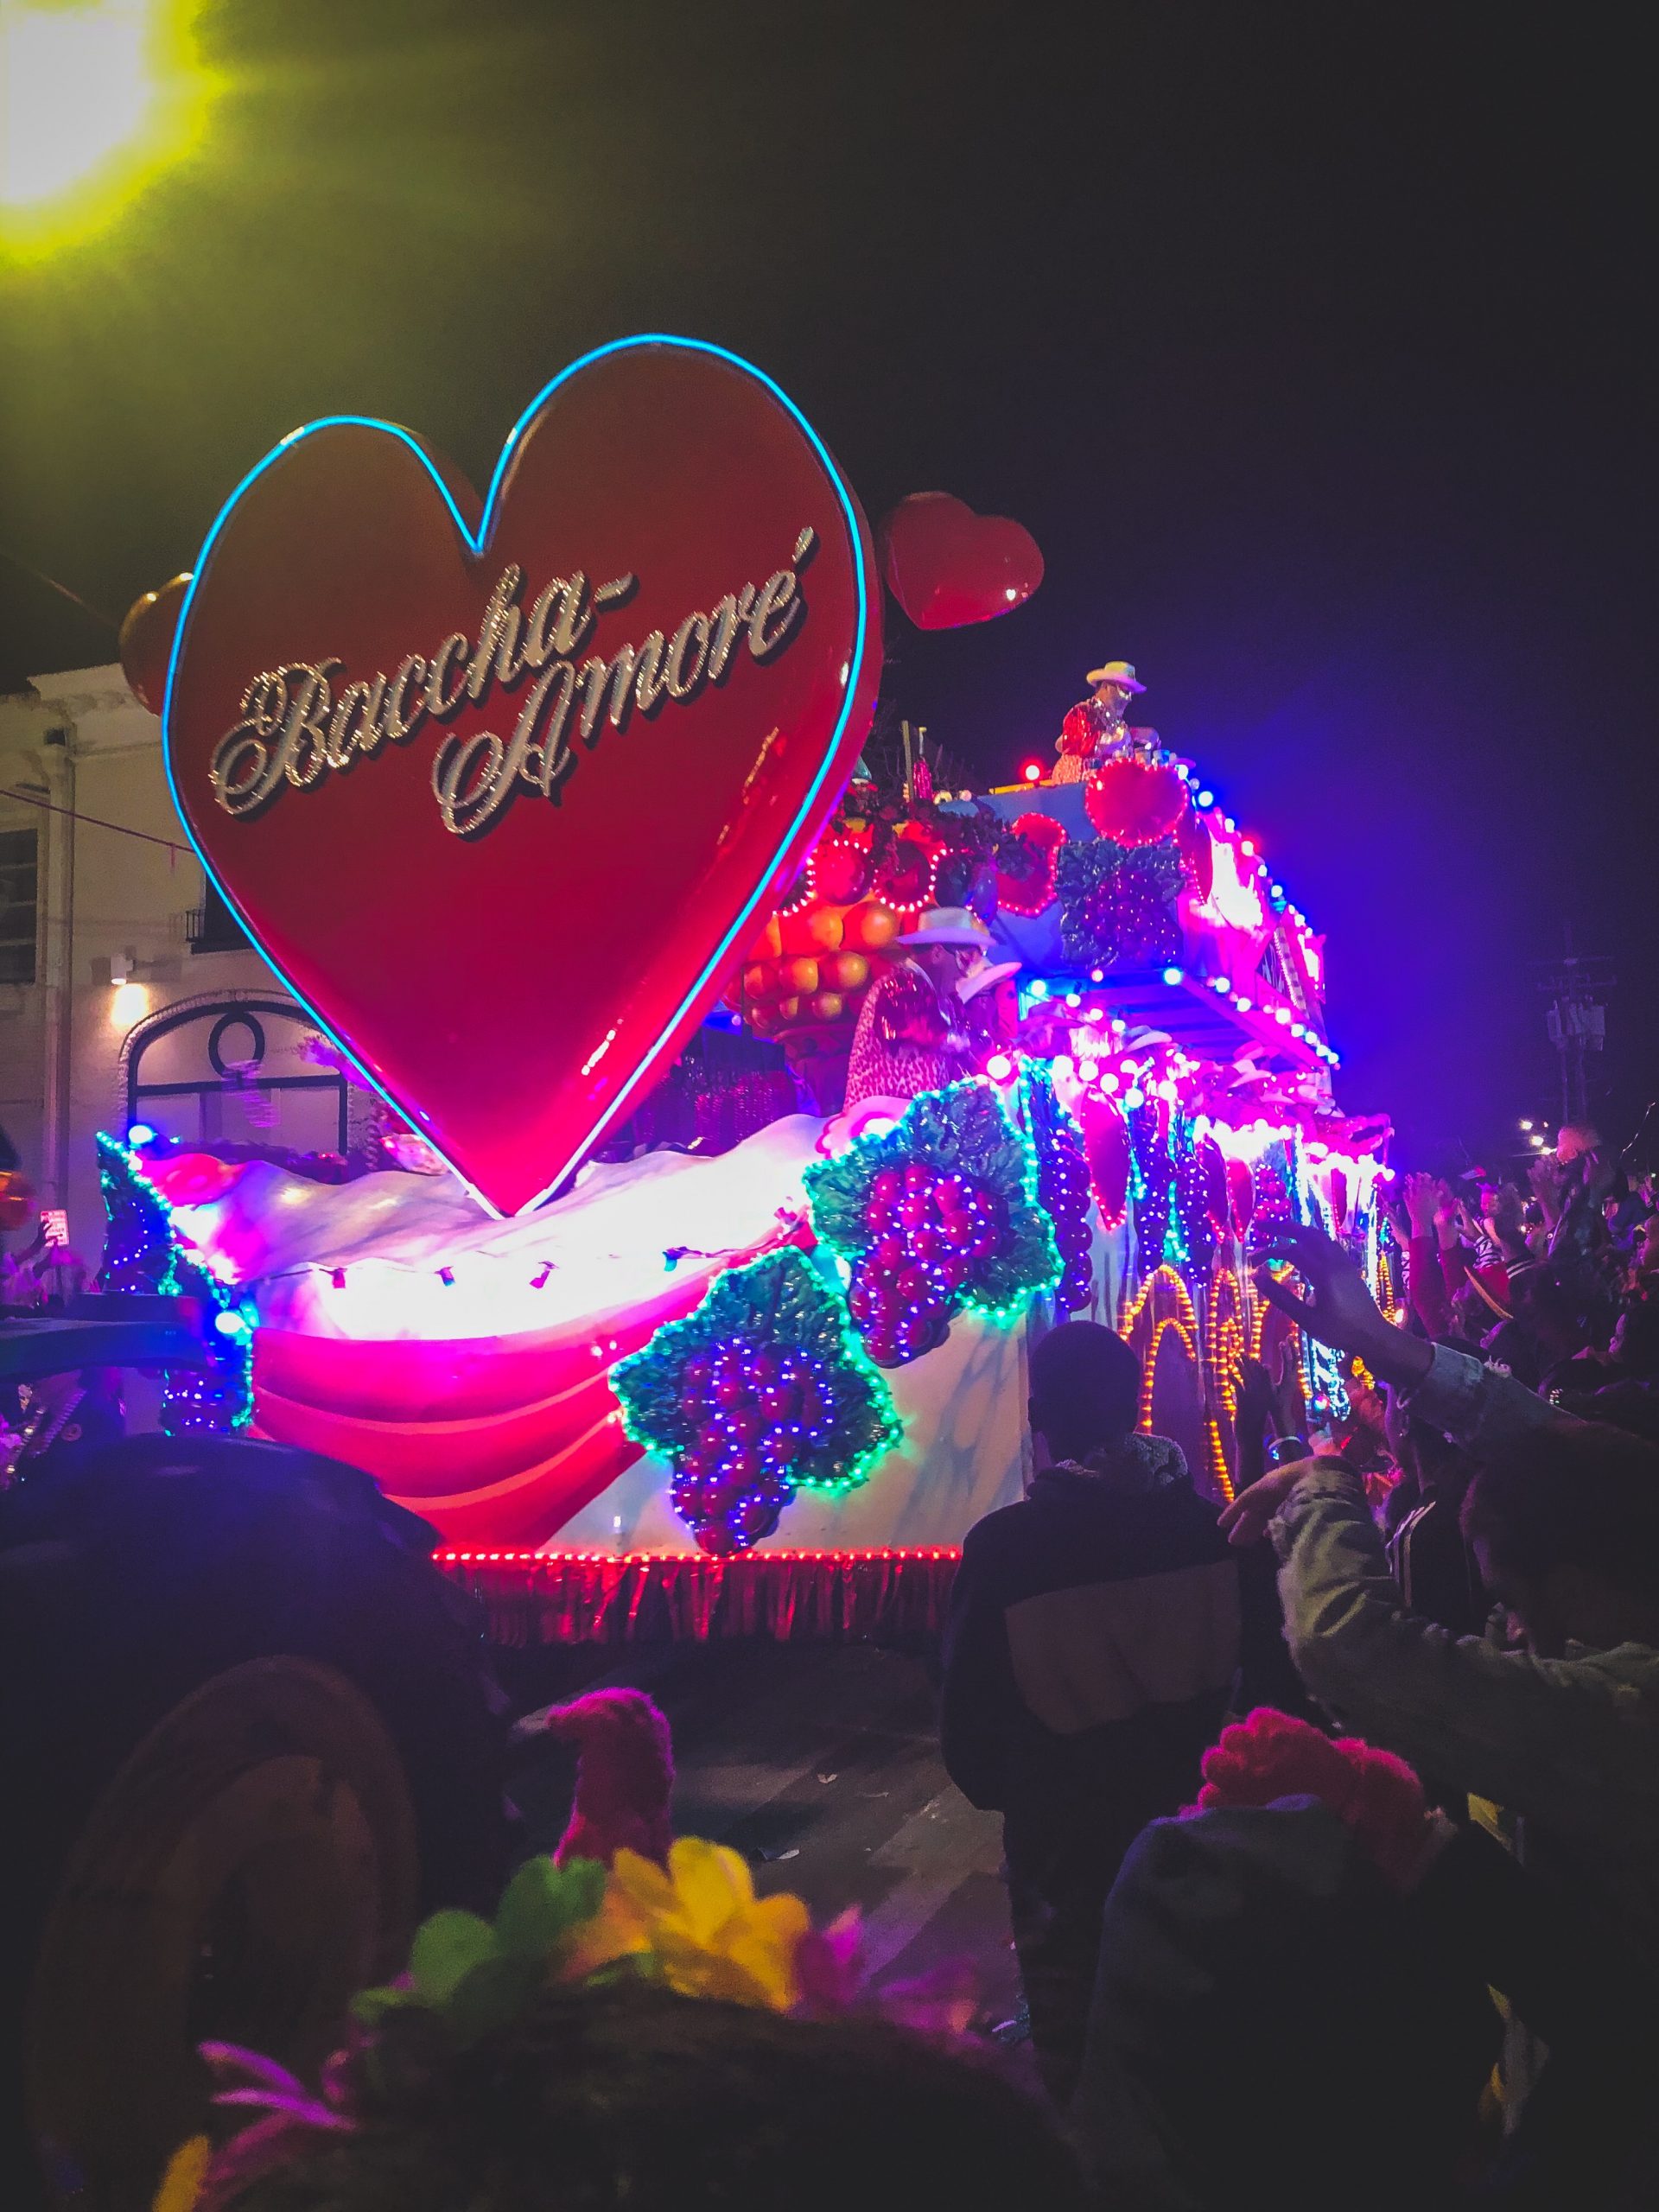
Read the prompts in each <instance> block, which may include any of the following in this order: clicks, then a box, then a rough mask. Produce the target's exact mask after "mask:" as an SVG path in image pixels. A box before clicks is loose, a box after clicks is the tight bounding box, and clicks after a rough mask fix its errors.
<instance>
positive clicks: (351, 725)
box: [208, 528, 817, 837]
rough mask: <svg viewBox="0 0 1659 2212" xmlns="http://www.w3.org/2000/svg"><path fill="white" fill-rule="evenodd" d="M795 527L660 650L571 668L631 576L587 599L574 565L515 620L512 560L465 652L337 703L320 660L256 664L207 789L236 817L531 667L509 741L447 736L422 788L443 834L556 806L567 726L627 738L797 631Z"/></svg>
mask: <svg viewBox="0 0 1659 2212" xmlns="http://www.w3.org/2000/svg"><path fill="white" fill-rule="evenodd" d="M816 546H817V533H816V532H815V531H812V530H811V529H810V528H809V529H805V530H803V531H800V532H799V533H798V536H797V537H796V540H795V544H794V549H793V553H792V556H791V565H790V566H789V567H786V568H782V569H776V570H774V571H773V573H772V575H770V576H768V577H767V579H766V582H765V583H764V584H761V585H760V586H758V587H757V586H756V585H754V584H752V583H746V584H743V585H741V586H740V587H739V588H738V589H736V590H735V591H731V592H728V593H727V594H725V595H724V597H723V598H721V599H720V600H718V601H715V605H714V607H712V608H711V609H710V610H709V612H708V613H703V612H702V609H700V608H697V609H694V610H693V611H692V612H691V613H689V614H687V615H686V616H685V617H684V619H683V620H682V621H681V623H680V625H679V626H678V628H677V629H676V630H675V631H674V632H673V633H672V636H671V637H668V638H667V639H666V640H665V634H664V632H663V631H661V630H652V631H650V632H647V634H646V635H645V637H644V638H643V639H641V640H640V641H639V644H638V645H632V644H623V645H619V646H618V647H617V648H616V650H615V651H614V652H612V653H610V654H608V655H607V654H605V653H593V654H590V655H589V656H588V658H587V659H585V660H583V661H582V662H581V663H580V664H578V662H577V658H576V656H577V654H578V652H580V650H581V648H582V645H583V644H584V643H585V642H586V641H587V639H588V638H589V636H590V635H591V633H592V632H593V629H594V624H595V623H596V621H597V620H598V618H599V613H600V611H601V609H603V608H606V607H614V606H617V605H619V604H620V603H621V602H623V601H626V600H627V599H629V598H630V597H631V596H632V593H633V591H634V588H635V587H636V585H637V583H638V581H639V580H638V578H637V576H635V575H633V574H632V571H630V572H629V573H628V574H626V575H620V576H613V577H612V578H611V579H610V581H609V582H606V583H602V584H601V585H599V586H598V587H597V588H594V589H593V590H591V591H590V589H589V587H588V577H587V574H586V571H585V570H582V569H576V570H575V571H574V573H573V574H572V575H569V576H568V577H566V576H555V577H554V578H553V579H552V580H551V582H549V583H548V584H547V586H546V587H545V588H544V589H543V590H542V591H541V592H540V593H539V594H537V598H536V600H535V601H534V602H533V604H532V605H531V607H530V610H529V612H528V613H525V612H524V610H523V609H522V608H521V607H520V605H519V594H520V592H521V591H522V589H523V588H524V570H523V569H521V568H520V567H519V565H518V563H516V562H509V563H507V564H506V566H505V568H503V569H502V570H501V572H500V574H499V576H498V577H497V578H496V581H495V583H494V586H493V588H492V590H491V592H490V595H489V598H488V600H487V601H486V603H485V607H484V612H483V614H482V616H481V618H480V624H479V630H478V637H477V641H476V644H475V645H474V648H473V650H472V652H471V655H470V658H469V656H468V652H467V633H466V632H465V631H461V630H456V631H453V632H451V633H450V635H449V636H448V637H447V638H446V639H444V640H443V642H442V644H441V645H439V647H438V649H437V651H436V652H435V653H434V654H433V656H432V657H431V658H430V659H426V658H423V656H422V655H421V654H419V653H410V654H408V655H406V656H405V658H404V659H403V660H402V661H401V662H400V663H399V664H398V665H397V671H396V672H395V674H393V675H392V676H391V677H386V676H385V674H382V673H377V674H376V675H374V676H373V677H368V678H359V679H358V680H356V681H354V682H353V683H347V684H346V685H345V687H344V688H343V689H342V690H341V691H340V696H339V697H338V699H336V698H335V697H334V683H333V681H332V678H333V676H334V672H335V671H342V670H343V668H344V665H345V664H344V663H343V662H341V661H340V660H338V659H327V660H322V661H319V662H316V663H315V664H289V665H288V666H286V667H283V668H282V669H279V670H275V671H272V670H267V671H264V672H263V673H262V674H261V675H259V676H257V677H254V678H253V680H252V681H251V683H249V685H248V687H247V690H245V692H244V694H243V696H242V701H241V709H242V713H241V719H240V720H239V721H238V722H237V723H236V724H235V725H234V726H233V727H232V728H230V729H228V730H227V731H226V733H225V734H224V736H223V737H222V738H220V740H219V743H218V744H217V745H216V746H215V747H214V748H213V753H212V755H211V757H210V760H209V762H208V779H209V782H210V784H211V786H212V789H213V797H214V798H215V800H216V801H217V803H218V804H219V805H220V806H221V807H223V808H224V809H225V810H226V813H228V814H232V815H246V814H251V813H253V812H255V811H256V810H257V809H258V808H260V807H261V806H263V805H264V804H265V803H266V802H267V801H268V800H270V799H271V798H274V797H275V796H276V794H277V791H278V789H279V787H280V786H281V785H282V784H283V782H284V781H286V782H287V783H289V784H291V785H294V786H295V788H296V789H297V790H301V791H306V790H309V789H311V788H313V787H314V786H315V785H317V784H319V783H320V782H321V781H322V779H324V778H325V777H326V776H327V774H328V772H330V771H331V770H334V771H338V772H344V771H346V770H347V769H349V768H350V767H351V766H353V762H354V761H355V760H357V759H358V758H359V756H360V755H363V756H366V755H372V754H374V753H378V751H379V750H380V748H381V747H382V746H384V745H385V744H386V743H387V742H388V741H390V742H391V743H392V744H394V745H399V744H404V743H405V742H407V741H408V740H409V739H410V738H411V737H413V736H414V735H415V734H416V732H417V731H418V730H420V729H421V728H423V726H424V725H425V723H426V722H427V721H429V720H435V721H447V720H448V719H449V718H450V717H452V716H453V715H457V714H459V713H460V712H461V709H462V708H463V706H465V705H467V704H468V703H470V704H473V705H478V704H480V703H481V702H482V701H483V700H484V699H485V698H486V696H488V694H489V691H490V688H491V686H492V685H493V684H494V685H499V687H500V689H501V690H503V691H504V692H505V691H510V690H513V689H514V688H515V687H516V686H517V685H518V683H521V682H522V680H523V678H524V676H525V675H526V674H527V673H529V672H530V671H532V670H533V671H536V681H535V682H534V683H533V684H532V685H531V689H530V691H529V693H528V695H527V696H525V697H524V700H523V701H522V702H521V703H520V706H519V710H518V717H517V719H516V721H515V722H514V724H513V728H512V735H511V736H510V737H508V738H507V739H505V741H504V740H503V739H502V738H501V737H499V735H497V734H496V733H495V732H494V731H493V730H475V731H472V732H469V733H467V734H463V733H461V731H454V732H452V733H449V734H446V735H445V736H443V737H442V739H441V741H440V742H439V743H438V746H437V747H436V750H435V753H434V756H433V760H432V770H431V777H432V790H433V794H434V796H435V798H436V800H437V804H438V810H439V813H440V815H441V817H442V820H443V823H444V826H445V828H446V829H449V830H451V831H453V832H454V834H455V835H456V836H463V837H465V836H474V835H475V834H476V833H477V832H478V831H480V830H482V829H487V828H488V827H489V826H490V824H491V823H493V822H494V821H496V820H497V819H498V818H499V816H500V814H501V812H502V810H504V809H505V807H506V806H507V804H509V802H510V801H511V800H512V798H513V797H514V796H515V795H516V794H517V793H518V791H520V790H521V789H527V790H531V791H538V792H539V793H540V794H541V796H542V797H543V798H552V799H555V800H556V799H557V798H559V797H560V796H561V795H562V792H561V787H562V785H563V783H564V781H565V779H567V778H568V777H569V775H570V773H571V772H572V771H573V770H574V768H575V765H576V762H577V760H578V759H579V757H580V755H579V753H577V751H576V749H575V745H574V743H573V739H572V723H573V721H574V723H575V730H576V732H577V733H578V734H580V736H581V738H582V741H583V742H584V743H585V744H586V745H588V746H589V747H592V746H594V745H595V744H597V742H598V741H599V739H600V738H601V736H602V735H603V734H604V726H605V725H606V724H607V723H608V725H609V726H610V728H613V729H615V730H622V729H625V728H626V726H627V723H628V720H629V717H630V715H632V713H633V712H634V710H635V709H638V710H639V713H640V714H642V715H649V714H651V713H652V712H654V711H655V710H656V709H658V707H660V706H661V705H662V703H663V702H664V700H665V699H666V700H673V701H677V702H685V701H689V700H690V699H692V698H694V697H695V696H696V694H697V692H698V691H699V690H700V689H701V688H702V685H703V684H704V683H722V682H723V681H724V680H725V678H726V677H727V676H728V673H729V671H730V668H731V664H732V662H733V659H734V656H735V655H736V654H737V652H738V650H739V647H740V645H741V646H744V647H747V652H748V655H749V658H751V659H753V660H755V661H765V660H767V659H769V658H771V657H772V655H774V654H776V653H778V652H781V651H782V650H783V649H784V647H785V645H787V644H788V643H789V641H790V639H791V638H792V637H793V636H794V635H795V634H796V632H798V629H799V628H800V626H801V623H802V620H803V619H804V615H805V613H806V611H807V610H806V603H805V601H804V597H803V596H802V594H801V590H800V570H801V569H802V568H803V566H804V563H806V561H807V560H809V559H810V556H811V555H812V553H813V551H814V550H815V548H816Z"/></svg>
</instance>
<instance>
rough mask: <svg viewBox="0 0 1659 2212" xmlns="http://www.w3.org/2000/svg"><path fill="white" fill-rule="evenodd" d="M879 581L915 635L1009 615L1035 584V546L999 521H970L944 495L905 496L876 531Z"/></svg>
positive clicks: (959, 504)
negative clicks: (913, 627)
mask: <svg viewBox="0 0 1659 2212" xmlns="http://www.w3.org/2000/svg"><path fill="white" fill-rule="evenodd" d="M880 537H881V573H882V575H884V576H885V577H886V578H887V588H888V590H889V591H890V592H891V593H892V594H893V597H894V598H895V599H896V600H897V601H898V602H899V606H900V607H903V608H904V610H905V612H906V614H908V615H909V617H910V619H911V620H912V622H913V623H914V624H915V625H916V626H917V628H918V630H957V629H960V628H962V627H963V625H964V624H966V623H969V622H988V621H990V620H992V618H993V617H994V616H995V615H998V614H1009V613H1012V612H1013V611H1014V608H1015V607H1019V606H1020V605H1021V604H1022V603H1023V601H1026V600H1028V599H1029V598H1030V597H1031V594H1033V592H1034V591H1035V590H1036V588H1037V587H1038V585H1039V583H1041V582H1042V581H1043V556H1042V554H1041V552H1040V551H1039V548H1038V544H1037V541H1036V539H1035V538H1034V537H1033V536H1032V534H1031V532H1030V531H1028V530H1027V529H1026V528H1025V527H1024V526H1023V525H1022V524H1020V523H1017V522H1011V521H1010V520H1009V519H1008V518H1007V515H976V513H975V512H974V511H973V509H972V508H971V507H970V506H969V505H966V504H965V503H964V502H963V500H961V499H953V498H952V497H951V495H950V493H949V492H912V493H911V495H910V497H909V498H908V499H900V501H899V504H898V505H897V506H896V507H895V508H894V509H893V512H892V513H891V514H890V515H888V516H887V519H886V520H885V521H884V522H883V523H882V524H881V531H880Z"/></svg>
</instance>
